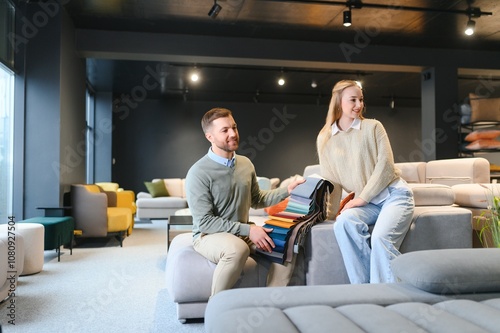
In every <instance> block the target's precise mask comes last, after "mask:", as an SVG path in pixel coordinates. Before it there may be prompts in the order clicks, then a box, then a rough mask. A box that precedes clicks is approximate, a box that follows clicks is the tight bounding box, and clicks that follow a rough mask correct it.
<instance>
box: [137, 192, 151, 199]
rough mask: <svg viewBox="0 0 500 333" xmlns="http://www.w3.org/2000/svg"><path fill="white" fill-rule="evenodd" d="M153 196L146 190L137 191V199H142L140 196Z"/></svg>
mask: <svg viewBox="0 0 500 333" xmlns="http://www.w3.org/2000/svg"><path fill="white" fill-rule="evenodd" d="M152 197H153V196H152V195H151V194H149V193H147V192H139V193H137V199H142V198H152Z"/></svg>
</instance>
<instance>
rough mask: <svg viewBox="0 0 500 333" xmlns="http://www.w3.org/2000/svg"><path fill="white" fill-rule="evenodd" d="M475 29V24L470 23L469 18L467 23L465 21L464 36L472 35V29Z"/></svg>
mask: <svg viewBox="0 0 500 333" xmlns="http://www.w3.org/2000/svg"><path fill="white" fill-rule="evenodd" d="M475 27H476V22H474V21H472V20H471V19H470V17H469V21H467V25H466V26H465V31H464V32H465V34H466V35H467V36H470V35H473V34H474V28H475Z"/></svg>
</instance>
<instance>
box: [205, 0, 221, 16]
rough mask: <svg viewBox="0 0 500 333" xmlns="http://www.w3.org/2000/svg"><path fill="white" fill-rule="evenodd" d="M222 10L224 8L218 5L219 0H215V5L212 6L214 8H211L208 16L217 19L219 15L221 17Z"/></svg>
mask: <svg viewBox="0 0 500 333" xmlns="http://www.w3.org/2000/svg"><path fill="white" fill-rule="evenodd" d="M221 10H222V6H221V5H219V4H218V3H217V0H214V5H213V6H212V8H210V11H209V12H208V16H210V17H211V18H213V19H215V18H216V17H217V15H219V13H220V11H221Z"/></svg>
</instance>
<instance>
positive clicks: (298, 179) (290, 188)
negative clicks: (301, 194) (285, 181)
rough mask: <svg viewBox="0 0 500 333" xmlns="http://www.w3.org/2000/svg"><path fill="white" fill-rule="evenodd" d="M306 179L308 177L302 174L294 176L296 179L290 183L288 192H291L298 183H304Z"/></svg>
mask: <svg viewBox="0 0 500 333" xmlns="http://www.w3.org/2000/svg"><path fill="white" fill-rule="evenodd" d="M305 181H306V179H305V178H304V177H302V176H296V177H295V178H294V180H292V182H291V183H290V185H288V188H287V189H288V194H291V193H292V191H293V189H294V188H296V187H297V185H300V184H302V183H304V182H305Z"/></svg>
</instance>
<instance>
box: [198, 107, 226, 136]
mask: <svg viewBox="0 0 500 333" xmlns="http://www.w3.org/2000/svg"><path fill="white" fill-rule="evenodd" d="M229 116H231V117H232V116H233V113H232V112H231V110H229V109H225V108H213V109H211V110H209V111H207V113H205V114H204V115H203V118H201V128H202V129H203V133H207V131H208V130H209V129H210V126H212V122H213V121H214V120H215V119H219V118H225V117H229Z"/></svg>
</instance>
